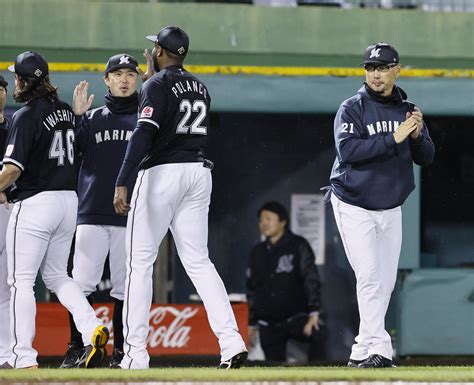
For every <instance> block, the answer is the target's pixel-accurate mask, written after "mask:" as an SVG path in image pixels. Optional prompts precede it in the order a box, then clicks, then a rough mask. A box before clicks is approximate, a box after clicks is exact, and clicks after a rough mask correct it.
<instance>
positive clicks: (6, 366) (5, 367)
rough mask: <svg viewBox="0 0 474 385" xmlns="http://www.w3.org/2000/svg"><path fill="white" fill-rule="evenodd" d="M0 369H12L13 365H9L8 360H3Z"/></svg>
mask: <svg viewBox="0 0 474 385" xmlns="http://www.w3.org/2000/svg"><path fill="white" fill-rule="evenodd" d="M0 369H13V366H11V365H10V364H9V363H8V361H5V362H4V363H3V364H1V365H0Z"/></svg>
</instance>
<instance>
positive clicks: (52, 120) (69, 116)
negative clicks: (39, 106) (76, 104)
mask: <svg viewBox="0 0 474 385" xmlns="http://www.w3.org/2000/svg"><path fill="white" fill-rule="evenodd" d="M59 122H71V123H72V124H73V126H75V119H74V114H73V113H72V112H71V111H69V110H66V109H62V110H56V111H53V112H52V113H51V114H49V115H48V116H46V117H45V118H44V120H43V125H44V126H45V127H46V129H47V130H48V131H51V129H53V128H54V126H56V124H58V123H59Z"/></svg>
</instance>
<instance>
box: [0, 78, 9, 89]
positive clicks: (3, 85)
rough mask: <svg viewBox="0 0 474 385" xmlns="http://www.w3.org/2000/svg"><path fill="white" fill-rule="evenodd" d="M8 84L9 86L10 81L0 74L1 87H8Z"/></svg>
mask: <svg viewBox="0 0 474 385" xmlns="http://www.w3.org/2000/svg"><path fill="white" fill-rule="evenodd" d="M7 86H8V82H7V81H6V80H5V78H4V77H3V76H2V75H0V87H3V88H5V89H6V88H7Z"/></svg>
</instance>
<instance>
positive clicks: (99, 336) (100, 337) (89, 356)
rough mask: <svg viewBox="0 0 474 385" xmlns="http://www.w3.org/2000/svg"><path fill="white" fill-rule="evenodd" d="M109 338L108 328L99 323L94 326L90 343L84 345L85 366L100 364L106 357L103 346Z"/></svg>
mask: <svg viewBox="0 0 474 385" xmlns="http://www.w3.org/2000/svg"><path fill="white" fill-rule="evenodd" d="M108 340H109V329H107V328H106V327H105V326H103V325H100V326H97V327H96V328H95V331H94V334H93V336H92V345H87V346H86V354H85V356H86V362H85V367H86V368H98V367H100V366H102V364H103V363H104V360H105V358H106V357H107V350H106V349H105V346H106V345H107V341H108Z"/></svg>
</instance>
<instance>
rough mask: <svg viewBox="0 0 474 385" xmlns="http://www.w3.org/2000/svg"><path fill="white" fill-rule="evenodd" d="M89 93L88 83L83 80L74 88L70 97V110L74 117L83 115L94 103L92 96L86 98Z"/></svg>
mask: <svg viewBox="0 0 474 385" xmlns="http://www.w3.org/2000/svg"><path fill="white" fill-rule="evenodd" d="M88 91H89V83H88V82H86V81H85V80H82V81H81V82H80V83H79V84H78V85H77V86H76V88H74V93H73V95H72V110H73V111H74V113H75V114H76V115H84V114H85V113H86V112H87V110H89V108H91V106H92V102H93V101H94V94H92V95H91V96H89V98H87V93H88Z"/></svg>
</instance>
